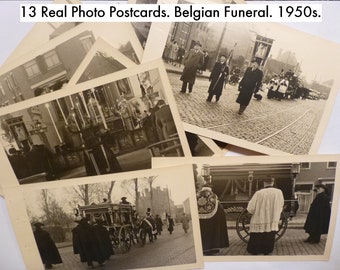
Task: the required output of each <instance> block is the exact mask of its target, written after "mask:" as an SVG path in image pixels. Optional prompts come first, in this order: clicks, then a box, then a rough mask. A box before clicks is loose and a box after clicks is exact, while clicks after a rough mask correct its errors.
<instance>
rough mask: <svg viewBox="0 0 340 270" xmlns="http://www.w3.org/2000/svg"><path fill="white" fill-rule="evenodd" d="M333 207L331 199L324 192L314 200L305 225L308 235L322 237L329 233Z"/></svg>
mask: <svg viewBox="0 0 340 270" xmlns="http://www.w3.org/2000/svg"><path fill="white" fill-rule="evenodd" d="M330 215H331V206H330V203H329V197H328V196H327V195H326V194H325V192H322V193H320V194H318V195H316V197H315V199H314V200H313V202H312V204H311V206H310V209H309V212H308V215H307V218H306V222H305V225H304V229H305V231H306V232H307V233H309V234H312V235H315V234H316V235H321V234H327V233H328V227H329V221H330Z"/></svg>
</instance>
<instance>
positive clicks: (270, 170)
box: [202, 163, 300, 242]
mask: <svg viewBox="0 0 340 270" xmlns="http://www.w3.org/2000/svg"><path fill="white" fill-rule="evenodd" d="M299 171H300V164H295V163H284V164H282V163H281V164H243V165H222V166H210V165H204V166H203V168H202V176H203V178H204V179H206V180H207V182H210V184H211V186H212V191H213V192H214V193H215V194H216V195H217V196H218V198H219V201H220V202H221V203H222V205H223V208H224V212H225V213H226V219H227V220H228V221H229V222H235V223H234V224H235V227H236V232H237V234H238V236H239V237H240V239H241V240H242V241H244V242H248V240H249V223H250V218H251V214H250V213H248V212H247V210H246V208H247V205H248V202H249V200H250V199H251V197H252V196H253V194H254V193H255V192H256V191H257V190H259V189H261V188H263V180H264V179H266V178H267V177H274V178H275V185H274V187H276V188H279V189H281V191H282V193H283V196H284V200H285V203H284V208H283V210H282V213H281V219H280V224H279V231H278V232H277V234H276V237H275V239H276V240H279V239H280V238H281V237H282V236H283V235H284V233H285V231H286V229H287V227H288V223H289V219H290V218H291V217H293V216H294V215H295V214H296V210H297V209H296V207H297V200H296V199H295V197H294V192H295V181H296V176H297V174H298V173H299Z"/></svg>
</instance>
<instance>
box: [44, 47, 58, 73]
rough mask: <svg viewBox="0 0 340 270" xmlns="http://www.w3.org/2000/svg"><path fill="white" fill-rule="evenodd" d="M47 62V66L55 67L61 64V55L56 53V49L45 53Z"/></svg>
mask: <svg viewBox="0 0 340 270" xmlns="http://www.w3.org/2000/svg"><path fill="white" fill-rule="evenodd" d="M44 59H45V63H46V65H47V68H48V69H50V68H53V67H54V66H57V65H59V64H60V60H59V57H58V55H57V53H56V51H54V50H53V51H50V52H48V53H46V54H45V55H44Z"/></svg>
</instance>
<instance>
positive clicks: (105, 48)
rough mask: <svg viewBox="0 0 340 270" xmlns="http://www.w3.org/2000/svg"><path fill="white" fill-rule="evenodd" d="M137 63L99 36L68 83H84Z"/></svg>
mask: <svg viewBox="0 0 340 270" xmlns="http://www.w3.org/2000/svg"><path fill="white" fill-rule="evenodd" d="M135 65H136V63H135V62H133V61H132V60H130V59H129V58H128V57H126V56H125V55H124V54H122V53H121V52H120V51H119V50H117V49H115V48H113V47H112V46H111V45H110V44H109V43H107V42H105V41H104V40H103V39H101V38H98V39H97V40H96V42H95V43H94V44H93V45H92V47H91V49H90V50H89V51H88V53H87V55H86V56H85V58H84V59H83V61H82V62H81V63H80V65H79V67H78V69H77V70H76V71H75V73H74V74H73V75H72V77H71V78H70V80H69V82H68V85H73V84H77V83H82V82H85V81H89V80H92V79H97V78H99V77H101V76H104V75H107V74H111V73H114V72H117V71H119V70H122V69H126V68H129V67H133V66H135Z"/></svg>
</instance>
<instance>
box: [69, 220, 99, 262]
mask: <svg viewBox="0 0 340 270" xmlns="http://www.w3.org/2000/svg"><path fill="white" fill-rule="evenodd" d="M72 232H73V250H74V252H75V254H79V256H80V261H81V262H87V263H88V265H91V264H92V262H93V261H97V262H99V263H102V262H104V261H105V260H104V259H103V258H102V256H100V252H99V250H98V240H97V238H96V235H95V230H94V228H93V226H91V225H90V224H88V223H87V222H85V221H80V223H79V225H78V226H77V227H76V229H74V230H73V231H72Z"/></svg>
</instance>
